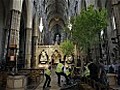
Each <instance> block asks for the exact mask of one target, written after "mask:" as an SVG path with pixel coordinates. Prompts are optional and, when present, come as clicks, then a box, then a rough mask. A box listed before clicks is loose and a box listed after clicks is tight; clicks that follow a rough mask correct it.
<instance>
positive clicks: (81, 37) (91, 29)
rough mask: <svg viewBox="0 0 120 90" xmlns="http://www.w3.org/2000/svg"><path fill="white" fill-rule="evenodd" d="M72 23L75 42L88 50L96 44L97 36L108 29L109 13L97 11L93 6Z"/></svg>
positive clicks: (102, 10) (103, 10) (83, 11)
mask: <svg viewBox="0 0 120 90" xmlns="http://www.w3.org/2000/svg"><path fill="white" fill-rule="evenodd" d="M71 21H72V22H71V24H72V36H73V40H74V42H75V43H77V45H78V46H80V47H83V48H84V49H87V48H88V47H89V46H90V45H92V43H94V40H95V38H96V35H97V34H98V33H100V31H101V30H103V29H105V28H106V27H107V11H106V9H101V10H95V9H94V7H93V6H89V7H88V9H87V10H82V11H81V13H80V15H78V16H76V17H74V18H72V20H71Z"/></svg>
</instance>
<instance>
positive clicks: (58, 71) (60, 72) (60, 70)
mask: <svg viewBox="0 0 120 90" xmlns="http://www.w3.org/2000/svg"><path fill="white" fill-rule="evenodd" d="M55 73H56V74H57V77H58V86H61V82H60V80H61V76H64V77H65V79H66V84H68V82H69V80H68V77H67V75H66V74H65V73H64V65H63V63H62V62H61V61H60V63H58V64H57V66H56V70H55Z"/></svg>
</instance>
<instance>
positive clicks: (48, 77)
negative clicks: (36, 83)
mask: <svg viewBox="0 0 120 90" xmlns="http://www.w3.org/2000/svg"><path fill="white" fill-rule="evenodd" d="M45 77H46V80H45V83H44V85H43V88H45V87H46V85H47V86H49V85H50V82H51V78H50V76H48V75H47V74H45Z"/></svg>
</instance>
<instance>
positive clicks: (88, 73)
mask: <svg viewBox="0 0 120 90" xmlns="http://www.w3.org/2000/svg"><path fill="white" fill-rule="evenodd" d="M85 69H86V70H85V71H84V76H85V77H87V76H89V75H90V70H89V69H88V67H87V66H85Z"/></svg>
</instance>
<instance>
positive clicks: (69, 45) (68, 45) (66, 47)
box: [60, 40, 74, 56]
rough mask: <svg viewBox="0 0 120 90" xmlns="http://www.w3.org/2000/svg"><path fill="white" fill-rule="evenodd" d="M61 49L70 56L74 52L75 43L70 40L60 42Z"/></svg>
mask: <svg viewBox="0 0 120 90" xmlns="http://www.w3.org/2000/svg"><path fill="white" fill-rule="evenodd" d="M60 48H61V51H62V52H63V54H64V55H66V56H68V55H71V54H73V52H74V44H73V42H71V41H70V40H65V41H64V42H62V43H61V44H60Z"/></svg>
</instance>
